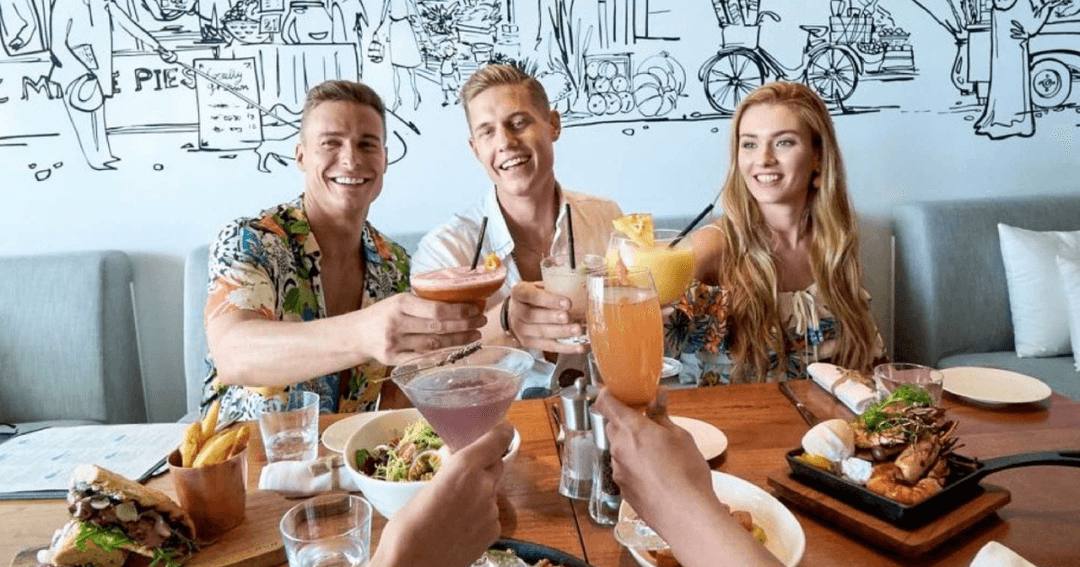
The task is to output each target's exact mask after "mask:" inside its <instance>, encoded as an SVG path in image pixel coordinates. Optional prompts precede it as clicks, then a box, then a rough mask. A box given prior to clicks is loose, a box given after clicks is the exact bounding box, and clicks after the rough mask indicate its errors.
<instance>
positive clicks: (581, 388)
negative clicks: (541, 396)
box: [559, 377, 597, 500]
mask: <svg viewBox="0 0 1080 567" xmlns="http://www.w3.org/2000/svg"><path fill="white" fill-rule="evenodd" d="M596 394H597V391H596V387H595V386H587V385H586V384H585V378H584V377H579V378H578V379H577V380H576V381H574V384H573V385H570V386H567V387H565V388H563V389H562V390H560V391H559V399H560V400H561V401H562V410H563V411H562V414H563V424H562V426H563V431H564V434H565V439H564V440H563V444H562V474H561V476H560V477H559V494H562V495H563V496H566V497H567V498H573V499H575V500H588V498H589V492H590V488H591V487H592V465H593V460H594V458H595V457H593V451H594V446H593V440H592V431H590V429H591V425H590V422H589V407H590V406H591V405H592V403H593V402H594V401H596Z"/></svg>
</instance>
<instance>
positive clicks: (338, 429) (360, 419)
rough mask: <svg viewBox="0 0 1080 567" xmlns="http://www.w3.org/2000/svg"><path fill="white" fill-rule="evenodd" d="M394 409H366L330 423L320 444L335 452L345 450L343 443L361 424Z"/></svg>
mask: <svg viewBox="0 0 1080 567" xmlns="http://www.w3.org/2000/svg"><path fill="white" fill-rule="evenodd" d="M391 411H394V410H380V411H366V412H362V413H358V414H356V415H354V416H352V417H346V418H345V419H343V420H341V421H338V422H335V423H332V424H331V425H330V427H327V428H326V431H323V434H322V444H323V445H324V446H326V448H327V449H330V450H331V451H333V452H335V453H340V452H342V451H344V450H345V443H347V442H348V441H349V437H352V435H353V433H356V430H357V429H360V426H361V425H364V424H365V423H367V422H369V421H371V420H373V419H375V418H376V417H379V416H380V415H385V414H387V413H389V412H391Z"/></svg>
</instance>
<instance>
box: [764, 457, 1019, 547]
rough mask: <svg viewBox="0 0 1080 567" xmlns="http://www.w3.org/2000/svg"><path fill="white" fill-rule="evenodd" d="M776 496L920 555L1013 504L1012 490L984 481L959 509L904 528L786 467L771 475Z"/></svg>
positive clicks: (867, 537) (865, 535)
mask: <svg viewBox="0 0 1080 567" xmlns="http://www.w3.org/2000/svg"><path fill="white" fill-rule="evenodd" d="M768 483H769V486H771V487H772V488H773V489H774V490H775V491H776V496H777V497H778V498H781V499H783V500H786V501H788V502H790V503H792V504H794V505H795V506H797V507H799V508H802V509H804V510H806V511H807V512H809V513H811V514H813V515H815V516H818V517H819V518H821V519H823V520H826V521H828V522H830V523H833V524H835V525H836V526H837V527H838V528H840V529H841V530H842V531H845V532H847V533H850V534H853V535H856V536H858V537H860V538H862V539H865V540H867V541H869V542H871V543H874V544H876V545H879V546H881V547H884V548H886V549H889V550H891V551H893V552H895V553H897V554H899V555H902V556H904V557H918V556H920V555H924V554H925V553H927V552H929V551H931V550H933V549H934V548H936V547H938V546H939V545H941V544H943V543H945V542H946V541H948V540H949V539H951V538H953V537H954V536H956V535H957V534H959V533H961V532H963V531H964V530H966V529H968V528H970V527H972V526H974V525H975V524H976V523H978V522H979V521H980V520H983V519H984V518H986V517H987V516H989V515H991V514H993V513H994V512H995V511H996V510H997V509H998V508H1001V507H1002V506H1004V505H1006V504H1008V503H1009V500H1010V499H1011V495H1010V494H1009V491H1008V490H1006V489H1004V488H1001V487H999V486H994V485H990V484H983V485H982V487H983V488H984V489H985V490H984V492H983V493H982V494H980V495H978V496H976V497H975V498H972V499H971V500H968V501H967V502H966V503H964V504H961V505H960V506H959V507H957V508H956V509H955V510H953V511H951V512H948V513H946V514H942V515H941V516H939V517H938V518H937V519H935V520H932V521H930V522H929V523H926V524H924V525H921V526H919V527H917V528H914V529H904V528H900V527H897V526H894V525H892V524H890V523H889V522H887V521H885V520H883V519H881V518H879V517H877V516H874V515H872V514H870V513H868V512H864V511H863V510H860V509H858V508H856V507H854V506H851V505H850V504H848V503H846V502H843V501H841V500H837V499H836V498H833V497H832V496H830V495H828V494H825V493H823V492H821V491H819V490H817V489H815V488H813V487H810V486H807V485H805V484H803V483H802V482H800V481H798V480H796V479H794V478H792V476H791V475H790V474H789V473H788V471H787V470H786V469H784V470H780V471H776V472H774V473H772V474H770V475H769V476H768Z"/></svg>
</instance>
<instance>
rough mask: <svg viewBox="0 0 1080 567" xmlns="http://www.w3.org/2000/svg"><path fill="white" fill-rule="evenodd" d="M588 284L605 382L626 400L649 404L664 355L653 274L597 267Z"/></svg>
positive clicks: (596, 347)
mask: <svg viewBox="0 0 1080 567" xmlns="http://www.w3.org/2000/svg"><path fill="white" fill-rule="evenodd" d="M619 271H621V270H617V272H619ZM586 287H587V290H588V299H589V308H588V312H587V314H586V315H587V317H586V318H587V320H588V329H589V340H590V342H591V343H592V351H593V356H594V357H596V364H597V366H598V367H599V368H600V374H601V380H602V382H603V385H604V386H605V387H607V389H608V390H610V391H611V393H612V394H613V395H614V396H615V397H616V398H618V399H619V401H621V402H623V403H624V404H627V405H629V406H631V407H643V406H645V405H646V404H648V403H649V402H650V401H651V400H652V399H653V398H655V397H656V389H657V387H658V384H659V381H660V366H661V363H662V359H663V356H664V332H663V322H662V320H661V318H660V302H659V301H658V299H657V293H656V286H655V285H654V284H653V280H652V277H651V276H650V274H649V271H648V270H647V269H634V270H628V271H625V272H623V273H621V274H620V273H616V274H614V275H609V274H607V273H593V274H589V276H588V280H587V281H586Z"/></svg>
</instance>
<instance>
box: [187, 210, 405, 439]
mask: <svg viewBox="0 0 1080 567" xmlns="http://www.w3.org/2000/svg"><path fill="white" fill-rule="evenodd" d="M361 239H362V241H363V246H364V258H365V262H366V273H365V275H364V290H363V300H362V302H361V308H365V307H368V306H370V305H372V304H374V303H375V302H377V301H380V300H382V299H386V298H388V297H390V296H392V295H394V294H397V293H402V292H405V291H408V289H409V256H408V254H406V253H405V250H404V249H403V248H402V247H401V246H398V245H397V244H395V243H394V242H392V241H390V240H387V239H386V238H385V237H384V236H383V235H382V234H380V233H379V232H378V231H376V230H375V229H374V228H373V227H372V226H371V225H370V224H368V223H364V231H363V234H362V236H361ZM321 256H322V254H321V251H320V250H319V244H318V243H317V242H316V241H315V234H314V233H312V232H311V227H310V225H308V221H307V217H306V216H305V214H304V206H303V196H302V195H301V196H300V197H298V198H297V199H295V200H293V201H291V202H289V203H284V204H281V205H278V206H276V207H273V208H271V209H267V210H265V211H263V212H262V213H260V214H259V216H257V217H255V218H242V219H238V220H236V221H234V222H231V223H229V224H228V225H226V226H225V227H224V228H223V229H222V230H221V232H220V233H219V234H218V238H217V241H216V242H215V243H214V245H213V246H212V247H211V249H210V284H209V294H208V297H207V301H206V312H205V317H204V318H205V321H210V320H211V319H213V318H214V317H218V316H220V315H224V314H226V313H231V312H234V311H238V310H250V311H255V312H257V313H259V314H261V315H263V316H264V317H266V318H267V319H270V320H273V321H295V322H300V321H313V320H316V319H323V318H325V317H327V314H326V302H325V296H324V293H323V287H322V279H321V272H320V261H321ZM207 358H208V362H209V365H210V370H209V374H208V376H207V378H206V380H205V383H206V384H207V386H206V388H205V390H204V392H203V394H204V396H203V398H204V400H207V402H208V400H209V399H210V397H211V396H212V395H213V394H214V393H215V392H217V391H218V388H217V384H216V381H215V378H216V377H217V369H216V367H215V365H214V362H213V359H212V358H211V357H209V356H208V357H207ZM389 370H390V369H389V368H388V367H387V366H384V365H382V364H380V363H378V362H376V361H374V360H372V361H368V362H364V363H363V364H360V365H359V366H357V367H355V368H350V369H347V370H346V371H343V372H341V373H334V374H327V375H326V376H319V377H315V378H312V379H310V380H307V381H304V382H299V383H297V384H293V385H292V386H291V387H292V388H299V389H302V390H308V391H312V392H316V393H318V394H319V397H320V398H321V400H320V404H319V406H320V408H319V409H320V411H323V412H354V411H368V410H372V409H374V408H375V405H376V402H377V401H378V396H379V384H378V383H370V382H369V378H376V377H383V376H386V375H387V373H388V372H389ZM343 378H346V379H347V380H348V383H347V384H346V386H345V387H342V385H341V380H342V379H343ZM280 391H281V389H277V388H254V387H242V386H229V387H227V388H224V391H223V392H221V393H220V396H219V399H220V400H221V410H220V415H221V419H228V418H232V417H237V418H239V419H257V418H258V407H259V404H260V403H261V402H262V399H263V397H264V395H270V394H276V393H278V392H280Z"/></svg>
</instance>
